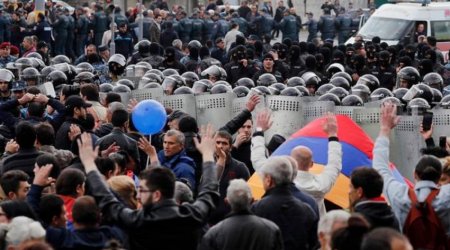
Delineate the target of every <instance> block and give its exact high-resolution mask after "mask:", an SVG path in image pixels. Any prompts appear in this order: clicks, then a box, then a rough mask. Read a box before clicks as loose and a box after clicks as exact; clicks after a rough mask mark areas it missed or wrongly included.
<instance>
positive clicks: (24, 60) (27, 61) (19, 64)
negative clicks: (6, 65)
mask: <svg viewBox="0 0 450 250" xmlns="http://www.w3.org/2000/svg"><path fill="white" fill-rule="evenodd" d="M14 66H15V67H16V68H17V69H19V71H22V70H24V69H26V68H29V67H32V66H33V62H32V61H31V58H28V57H21V58H19V59H17V60H16V61H15V62H14Z"/></svg>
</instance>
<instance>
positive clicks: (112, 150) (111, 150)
mask: <svg viewBox="0 0 450 250" xmlns="http://www.w3.org/2000/svg"><path fill="white" fill-rule="evenodd" d="M119 150H120V146H118V145H116V142H113V143H112V144H111V145H109V147H108V148H107V149H105V150H103V151H102V152H100V155H101V156H102V157H108V156H109V155H110V154H112V153H117V152H119Z"/></svg>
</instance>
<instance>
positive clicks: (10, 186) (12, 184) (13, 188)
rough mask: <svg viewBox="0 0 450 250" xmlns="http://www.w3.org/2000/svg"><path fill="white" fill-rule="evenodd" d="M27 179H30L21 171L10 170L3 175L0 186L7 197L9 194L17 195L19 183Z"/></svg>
mask: <svg viewBox="0 0 450 250" xmlns="http://www.w3.org/2000/svg"><path fill="white" fill-rule="evenodd" d="M29 178H30V177H29V176H28V174H27V173H25V172H24V171H22V170H10V171H8V172H6V173H3V175H2V177H1V178H0V185H1V187H2V189H3V192H4V193H5V195H6V196H8V194H9V193H10V192H13V193H17V191H18V190H19V187H20V182H22V181H28V179H29Z"/></svg>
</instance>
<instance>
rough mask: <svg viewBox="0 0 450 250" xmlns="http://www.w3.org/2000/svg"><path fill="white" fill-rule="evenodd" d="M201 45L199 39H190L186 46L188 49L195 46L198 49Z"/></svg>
mask: <svg viewBox="0 0 450 250" xmlns="http://www.w3.org/2000/svg"><path fill="white" fill-rule="evenodd" d="M201 47H202V44H201V43H200V42H199V41H197V40H192V41H190V42H189V43H188V48H189V49H190V48H197V49H200V48H201Z"/></svg>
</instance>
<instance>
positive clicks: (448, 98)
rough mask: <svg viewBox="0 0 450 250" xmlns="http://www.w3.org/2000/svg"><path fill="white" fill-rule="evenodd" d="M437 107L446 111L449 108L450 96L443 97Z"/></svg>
mask: <svg viewBox="0 0 450 250" xmlns="http://www.w3.org/2000/svg"><path fill="white" fill-rule="evenodd" d="M439 106H441V107H443V108H447V109H448V108H449V107H450V95H446V96H444V97H443V98H442V100H441V102H440V103H439Z"/></svg>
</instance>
